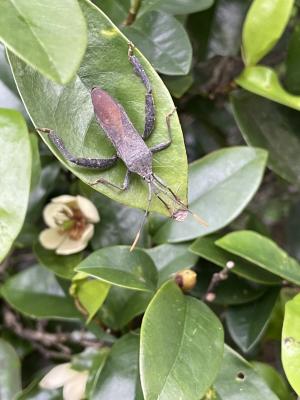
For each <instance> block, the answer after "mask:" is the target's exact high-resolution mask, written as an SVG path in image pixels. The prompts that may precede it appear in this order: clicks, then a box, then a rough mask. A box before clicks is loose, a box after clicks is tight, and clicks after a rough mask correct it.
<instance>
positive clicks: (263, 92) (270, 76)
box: [235, 65, 300, 111]
mask: <svg viewBox="0 0 300 400" xmlns="http://www.w3.org/2000/svg"><path fill="white" fill-rule="evenodd" d="M235 81H236V83H237V84H238V85H240V86H241V87H242V88H244V89H246V90H249V92H252V93H255V94H258V95H259V96H262V97H265V98H267V99H269V100H272V101H276V102H277V103H280V104H283V105H284V106H288V107H291V108H294V109H295V110H298V111H299V110H300V96H295V95H293V94H291V93H289V92H287V91H286V90H285V89H284V88H283V86H282V85H281V83H280V81H279V78H278V76H277V74H276V72H275V71H274V70H273V69H271V68H269V67H264V66H261V65H259V66H257V67H248V68H245V69H244V71H243V72H242V74H241V75H240V76H238V77H237V78H236V80H235Z"/></svg>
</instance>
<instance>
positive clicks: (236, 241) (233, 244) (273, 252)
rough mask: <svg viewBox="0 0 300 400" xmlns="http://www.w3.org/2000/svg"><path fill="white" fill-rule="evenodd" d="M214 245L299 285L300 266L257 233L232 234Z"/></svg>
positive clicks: (238, 232)
mask: <svg viewBox="0 0 300 400" xmlns="http://www.w3.org/2000/svg"><path fill="white" fill-rule="evenodd" d="M216 244H217V246H220V247H221V248H223V249H225V250H226V251H229V252H230V253H233V254H235V255H237V256H240V257H243V258H244V259H246V260H248V261H250V262H252V263H253V264H256V265H258V266H260V267H261V268H263V269H265V270H267V271H269V272H272V273H273V274H275V275H278V276H280V277H281V278H283V279H287V280H288V281H291V282H294V283H296V284H298V285H299V284H300V264H299V263H298V262H297V261H296V260H295V259H294V258H292V257H289V256H288V254H287V253H286V252H285V251H284V250H282V249H281V248H280V247H279V246H277V244H276V243H275V242H273V241H272V240H270V239H268V238H266V237H265V236H262V235H260V234H259V233H256V232H253V231H237V232H232V233H229V234H227V235H225V236H223V237H222V238H221V239H219V240H217V242H216Z"/></svg>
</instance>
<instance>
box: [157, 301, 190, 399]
mask: <svg viewBox="0 0 300 400" xmlns="http://www.w3.org/2000/svg"><path fill="white" fill-rule="evenodd" d="M184 304H185V307H184V323H183V327H182V332H181V339H180V343H179V346H178V351H177V352H176V355H175V358H174V361H173V362H172V366H171V367H170V369H169V372H168V374H167V376H166V378H165V381H164V383H163V385H162V388H161V391H160V393H159V396H158V398H157V400H160V397H161V394H162V392H163V390H164V388H165V386H166V383H167V381H168V379H169V376H170V374H171V372H172V371H173V369H174V368H175V364H176V362H177V359H178V355H179V353H180V350H181V348H182V346H183V341H184V332H185V327H186V321H187V318H186V314H187V301H186V299H185V298H184Z"/></svg>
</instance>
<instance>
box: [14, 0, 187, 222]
mask: <svg viewBox="0 0 300 400" xmlns="http://www.w3.org/2000/svg"><path fill="white" fill-rule="evenodd" d="M80 5H81V7H82V10H83V13H84V15H85V17H86V19H87V22H88V29H89V41H88V47H87V51H86V53H85V57H84V59H83V61H82V64H81V66H80V69H79V71H78V75H77V76H76V78H75V79H74V80H73V81H71V82H70V83H69V84H68V85H67V86H60V85H57V84H54V83H53V82H51V81H49V80H47V79H46V78H44V77H43V76H42V75H41V74H39V73H38V72H36V71H34V70H33V69H32V68H30V67H29V66H27V65H26V64H25V63H24V62H22V61H21V60H20V59H18V58H17V57H16V56H14V55H13V54H11V53H10V55H9V57H10V61H11V65H12V68H13V72H14V75H15V79H16V81H17V84H18V87H19V90H20V92H21V94H22V97H23V100H24V102H25V104H26V107H27V110H28V112H29V114H30V116H31V118H32V120H33V122H34V124H35V125H36V126H38V127H47V128H53V129H55V130H56V131H57V133H58V135H59V136H60V137H61V138H62V139H63V140H64V141H65V144H66V147H67V148H68V149H69V150H70V151H71V152H72V153H74V154H75V155H77V156H81V157H82V156H85V157H98V158H99V157H100V158H101V157H102V158H103V157H109V156H111V155H112V154H115V150H114V148H113V147H112V145H111V144H110V142H109V141H108V139H107V138H106V137H105V135H104V133H103V132H102V131H101V129H100V128H99V126H98V124H97V123H96V119H95V117H94V112H93V106H92V103H91V99H90V89H91V88H92V87H93V86H95V85H96V86H100V87H101V88H103V89H105V90H106V91H107V92H108V93H110V94H111V95H112V96H113V97H114V98H115V99H116V100H117V101H118V102H119V103H121V104H122V105H123V106H124V108H125V110H126V112H127V113H128V115H129V118H130V119H131V121H132V122H133V124H134V126H135V127H136V129H137V130H138V131H139V132H142V131H143V126H144V119H145V105H144V104H145V88H144V87H143V85H142V83H141V81H140V79H139V78H138V77H137V76H136V75H135V74H134V72H133V69H132V66H131V64H130V63H129V61H128V58H127V50H128V43H127V40H126V38H125V37H124V36H123V35H122V34H121V33H120V32H119V31H118V29H117V28H116V27H115V26H114V25H113V24H112V23H111V22H110V20H109V19H108V18H107V17H106V16H105V15H104V14H103V13H102V12H101V11H100V10H98V9H97V7H96V6H94V5H92V4H91V3H90V2H88V0H80ZM135 53H136V55H137V57H138V58H139V59H140V61H141V63H142V65H143V68H144V69H145V71H146V72H147V74H148V75H149V78H150V81H151V83H152V87H153V95H154V101H155V105H156V109H157V115H156V125H155V131H154V133H153V135H152V136H151V138H150V140H149V141H148V142H147V144H148V145H149V146H151V145H154V144H157V143H161V142H163V141H166V139H167V137H168V133H167V125H166V119H165V117H166V115H167V114H168V113H169V112H170V111H172V110H173V109H174V105H173V102H172V99H171V96H170V95H169V93H168V91H167V89H166V88H165V86H164V85H163V83H162V81H161V79H160V78H159V76H158V75H157V74H156V73H155V71H154V70H153V68H152V67H151V65H150V64H149V63H148V62H147V60H146V59H145V58H144V57H143V56H142V55H141V54H140V53H139V52H138V50H136V52H135ZM171 126H172V138H173V142H172V145H171V146H170V147H169V148H168V149H167V150H164V151H162V152H160V153H157V154H156V155H155V157H154V160H153V167H154V172H155V173H157V174H158V175H159V176H160V177H161V178H162V179H163V180H164V181H165V182H166V183H167V184H168V185H169V186H171V188H172V189H173V190H174V191H175V192H176V193H178V196H179V197H180V198H181V199H182V201H183V202H185V201H186V186H187V183H186V182H187V161H186V154H185V149H184V143H183V138H182V132H181V128H180V125H179V121H178V118H177V116H176V115H174V116H173V117H172V121H171ZM42 137H43V139H44V140H45V142H47V144H48V145H49V146H50V143H49V141H48V139H47V138H46V137H45V136H44V135H42ZM50 147H51V148H52V150H53V152H54V153H55V154H56V155H57V157H58V158H59V159H60V160H61V161H62V162H63V163H64V164H65V165H66V166H67V167H68V169H70V170H71V171H72V172H73V173H74V174H75V175H76V176H78V177H79V178H80V179H82V180H83V181H84V182H85V183H91V182H94V181H95V180H96V179H97V178H99V176H101V177H102V178H106V179H108V180H110V181H112V182H114V183H116V184H121V182H123V180H124V175H125V168H124V166H123V164H122V162H121V161H119V162H118V165H117V166H115V167H112V168H111V169H109V170H107V171H105V172H104V171H101V172H99V171H95V170H94V171H92V170H88V169H84V168H79V167H75V166H73V165H69V164H68V163H66V161H65V160H64V159H63V157H62V156H61V155H60V154H59V153H58V151H57V150H55V149H54V148H53V146H50ZM170 160H172V163H171V164H170ZM95 189H96V190H98V191H99V192H101V193H104V194H105V195H107V196H109V197H111V198H113V199H115V200H117V201H119V202H121V203H123V204H126V205H131V206H133V207H139V208H145V207H146V205H147V196H148V195H147V185H145V183H144V182H143V181H142V179H139V178H138V177H133V179H132V182H131V185H130V188H129V190H128V191H125V192H123V193H120V192H119V191H117V190H115V189H110V188H108V187H107V186H104V185H101V184H99V185H97V186H95ZM152 210H156V211H158V212H160V213H163V214H165V215H168V212H167V210H166V208H165V207H164V206H163V205H162V203H161V202H160V201H159V200H158V199H156V198H155V199H154V201H153V204H152Z"/></svg>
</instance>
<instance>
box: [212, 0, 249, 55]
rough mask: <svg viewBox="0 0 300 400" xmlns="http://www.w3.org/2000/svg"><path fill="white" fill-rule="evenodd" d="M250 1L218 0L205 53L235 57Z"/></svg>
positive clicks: (239, 46)
mask: <svg viewBox="0 0 300 400" xmlns="http://www.w3.org/2000/svg"><path fill="white" fill-rule="evenodd" d="M250 2H251V0H218V1H217V2H216V6H215V10H214V16H213V21H212V24H211V28H210V32H209V38H208V45H207V46H208V49H207V53H208V56H209V57H213V56H215V55H222V56H236V55H238V54H239V52H240V48H241V41H242V38H241V32H242V25H243V22H244V19H245V14H246V11H247V9H248V7H249V4H250Z"/></svg>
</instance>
